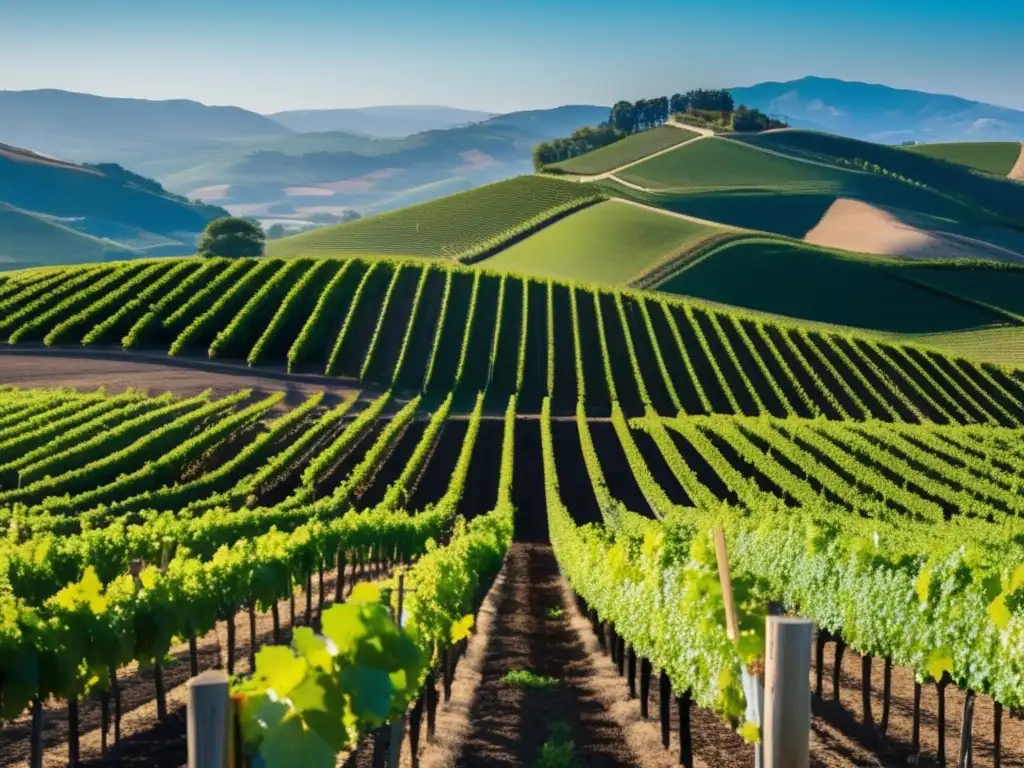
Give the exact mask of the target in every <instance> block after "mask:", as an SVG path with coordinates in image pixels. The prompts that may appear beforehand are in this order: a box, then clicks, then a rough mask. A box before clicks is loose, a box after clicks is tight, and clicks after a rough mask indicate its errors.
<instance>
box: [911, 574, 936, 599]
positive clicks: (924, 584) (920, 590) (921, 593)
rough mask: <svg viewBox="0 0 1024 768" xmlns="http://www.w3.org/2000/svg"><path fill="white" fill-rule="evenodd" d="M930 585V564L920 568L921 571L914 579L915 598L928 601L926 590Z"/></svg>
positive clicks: (927, 590)
mask: <svg viewBox="0 0 1024 768" xmlns="http://www.w3.org/2000/svg"><path fill="white" fill-rule="evenodd" d="M931 586H932V569H931V566H928V567H926V568H923V569H921V573H919V574H918V575H917V578H916V579H915V580H914V591H915V592H917V599H918V600H919V601H920V602H922V603H927V602H928V592H929V590H930V589H931Z"/></svg>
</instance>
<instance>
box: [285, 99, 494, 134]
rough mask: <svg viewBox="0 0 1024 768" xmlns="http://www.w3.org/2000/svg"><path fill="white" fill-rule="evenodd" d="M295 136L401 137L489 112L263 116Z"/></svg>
mask: <svg viewBox="0 0 1024 768" xmlns="http://www.w3.org/2000/svg"><path fill="white" fill-rule="evenodd" d="M267 117H269V118H270V119H271V120H274V121H275V122H278V123H280V124H281V125H283V126H286V127H288V128H290V129H291V130H293V131H296V132H298V133H319V132H324V131H343V132H345V133H349V134H357V135H362V136H373V137H377V138H384V139H388V138H404V137H405V136H411V135H413V134H414V133H422V132H424V131H432V130H437V129H444V128H453V127H455V126H460V125H467V124H469V123H479V122H481V121H483V120H487V119H488V118H491V117H494V114H493V113H491V112H480V111H479V110H472V109H455V108H453V107H442V106H432V105H422V106H420V105H411V106H383V107H363V108H360V109H300V110H292V111H288V112H275V113H274V114H272V115H267Z"/></svg>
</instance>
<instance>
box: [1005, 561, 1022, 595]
mask: <svg viewBox="0 0 1024 768" xmlns="http://www.w3.org/2000/svg"><path fill="white" fill-rule="evenodd" d="M1021 588H1024V565H1018V566H1017V567H1016V568H1015V569H1014V571H1013V573H1012V574H1011V575H1010V583H1009V584H1008V585H1007V587H1006V591H1007V592H1016V591H1017V590H1018V589H1021Z"/></svg>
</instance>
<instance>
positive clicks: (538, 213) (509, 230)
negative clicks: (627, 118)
mask: <svg viewBox="0 0 1024 768" xmlns="http://www.w3.org/2000/svg"><path fill="white" fill-rule="evenodd" d="M597 192H598V190H596V189H594V188H590V187H584V186H581V185H579V184H576V183H574V182H570V181H563V180H561V179H552V178H541V177H539V176H520V177H518V178H515V179H509V180H507V181H501V182H498V183H496V184H489V185H487V186H484V187H478V188H476V189H471V190H468V191H466V192H459V193H456V194H454V195H449V196H447V197H442V198H438V199H436V200H430V201H428V202H426V203H419V204H416V205H411V206H408V207H407V208H402V209H400V210H397V211H391V212H389V213H382V214H379V215H377V216H371V217H368V218H364V219H359V220H358V221H354V222H351V223H349V224H341V225H338V226H333V227H324V228H322V229H317V230H314V231H312V232H306V233H303V234H300V235H294V236H292V237H287V238H284V239H282V240H275V241H272V242H270V243H268V245H267V253H268V255H270V256H286V257H287V256H298V255H307V254H308V255H318V256H326V255H334V254H339V255H341V254H392V255H402V256H429V257H435V258H449V259H454V258H458V257H459V256H460V255H463V254H465V253H466V252H467V251H471V250H472V249H475V248H480V247H485V246H487V245H488V244H491V243H492V241H493V242H495V243H496V242H498V241H500V240H501V239H503V238H506V237H510V236H512V235H513V234H516V233H517V232H518V229H517V228H521V227H522V226H524V225H525V224H528V223H529V222H531V220H533V219H538V220H543V219H544V217H545V216H548V215H553V214H557V213H558V212H559V211H561V210H562V209H564V208H566V207H570V208H571V207H572V206H575V205H579V204H584V203H586V202H588V201H589V200H592V199H594V195H595V194H597Z"/></svg>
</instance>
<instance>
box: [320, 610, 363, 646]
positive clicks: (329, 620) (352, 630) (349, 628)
mask: <svg viewBox="0 0 1024 768" xmlns="http://www.w3.org/2000/svg"><path fill="white" fill-rule="evenodd" d="M361 614H362V612H361V610H360V606H358V605H356V604H354V603H351V602H348V603H342V604H340V605H332V606H331V607H330V608H328V609H327V610H326V611H324V613H323V618H322V621H321V625H322V631H323V633H324V635H325V636H326V637H328V638H330V640H331V641H332V642H333V643H334V645H335V647H336V648H337V649H338V655H339V656H342V657H346V658H347V657H350V656H352V655H353V654H355V652H356V650H357V649H358V647H359V643H360V641H361V640H362V639H363V638H365V637H367V636H368V635H369V629H368V627H367V626H366V623H365V621H364V620H363V617H362V615H361Z"/></svg>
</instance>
